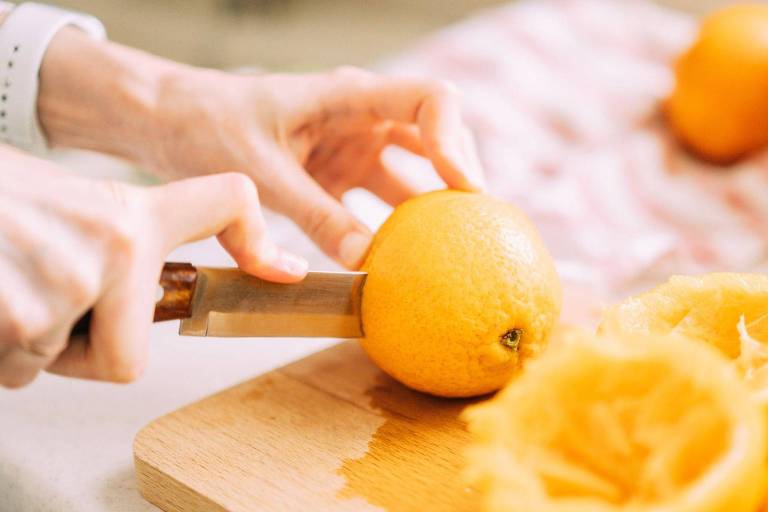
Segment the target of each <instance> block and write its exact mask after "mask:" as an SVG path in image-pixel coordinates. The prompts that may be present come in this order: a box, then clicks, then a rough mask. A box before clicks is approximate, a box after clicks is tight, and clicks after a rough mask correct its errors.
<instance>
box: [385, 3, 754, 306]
mask: <svg viewBox="0 0 768 512" xmlns="http://www.w3.org/2000/svg"><path fill="white" fill-rule="evenodd" d="M694 30H695V22H694V20H693V18H691V17H689V16H687V15H684V14H682V13H679V12H675V11H671V10H667V9H664V8H661V7H658V6H656V5H654V4H652V3H650V2H647V1H641V0H622V1H615V0H529V1H523V2H518V3H514V4H511V5H509V6H507V7H502V8H499V9H495V10H491V11H487V12H484V13H481V14H480V15H478V16H477V17H475V18H473V19H470V20H468V21H465V22H463V23H460V24H458V25H456V26H454V27H451V28H448V29H447V30H444V31H442V32H440V33H438V34H436V35H435V36H433V37H431V38H429V39H428V40H426V41H424V42H423V43H422V44H420V45H418V46H417V47H415V48H413V49H412V50H410V51H409V52H408V53H407V54H405V55H404V56H402V57H399V58H396V59H394V60H393V61H391V62H389V63H388V65H387V66H386V69H388V70H391V71H393V72H396V73H398V74H415V75H427V76H437V77H442V78H445V79H448V80H450V81H452V82H454V83H455V84H456V85H458V87H459V88H460V89H461V90H462V91H463V93H464V95H465V115H466V119H467V121H468V123H469V124H470V126H471V127H472V129H473V131H474V133H475V136H476V139H477V143H478V149H479V151H480V154H481V158H482V160H483V163H484V165H485V168H486V171H487V175H488V179H489V182H490V185H491V190H492V193H494V194H497V195H499V196H501V197H503V198H504V199H507V200H509V201H511V202H513V203H515V204H517V205H519V206H520V207H521V208H522V209H524V210H525V211H526V212H527V213H528V214H529V215H530V217H531V218H532V220H533V221H534V222H535V223H536V224H537V225H538V227H539V228H540V230H541V232H542V235H543V236H544V238H545V240H546V242H547V244H548V245H549V247H550V249H551V251H552V252H553V254H554V255H555V257H556V259H557V261H558V267H559V269H560V272H561V275H562V276H563V278H564V280H565V281H566V282H567V283H570V285H571V286H574V285H575V286H579V285H581V286H584V287H587V288H589V289H591V290H593V291H594V293H595V294H596V295H599V296H604V297H608V296H615V295H617V294H619V295H620V294H622V293H626V292H627V291H628V290H630V289H632V288H634V287H637V286H638V285H641V284H642V285H645V283H649V282H651V281H654V280H660V279H665V278H666V277H667V276H668V275H669V274H671V273H699V272H704V271H714V270H747V269H753V268H755V266H756V265H758V264H760V263H761V262H763V261H765V260H766V240H768V170H766V164H767V163H768V160H767V159H766V158H765V157H764V156H763V157H756V158H754V159H752V160H751V161H748V162H743V163H741V164H739V165H738V166H735V167H733V168H731V169H727V170H723V169H714V168H711V167H709V166H707V165H705V164H703V163H701V162H698V161H696V160H694V159H693V158H691V157H689V156H688V155H686V154H685V153H684V152H683V151H682V150H681V149H679V148H678V147H676V145H675V144H674V142H673V141H671V139H670V137H669V136H668V134H667V132H666V130H665V128H664V126H663V121H662V120H661V118H660V116H659V102H660V100H661V99H662V98H664V96H665V95H667V94H668V92H669V91H670V87H671V85H672V81H673V76H672V73H671V68H670V63H671V61H672V59H673V58H674V56H675V55H676V54H678V53H679V52H680V51H681V50H682V49H684V48H685V47H686V45H687V44H688V43H689V42H690V40H691V37H692V36H693V34H694Z"/></svg>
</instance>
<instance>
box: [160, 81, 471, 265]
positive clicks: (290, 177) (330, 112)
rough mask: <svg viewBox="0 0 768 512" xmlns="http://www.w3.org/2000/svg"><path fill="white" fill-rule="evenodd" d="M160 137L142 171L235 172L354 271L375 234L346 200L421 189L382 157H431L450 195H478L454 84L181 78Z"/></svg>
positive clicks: (398, 197)
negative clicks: (397, 153) (364, 192)
mask: <svg viewBox="0 0 768 512" xmlns="http://www.w3.org/2000/svg"><path fill="white" fill-rule="evenodd" d="M158 106H159V110H158V112H157V118H158V119H160V120H161V122H160V124H159V127H160V133H159V134H155V135H154V138H155V140H158V141H161V143H160V144H159V145H156V146H155V152H153V153H150V154H149V155H148V156H147V157H146V160H145V164H146V165H147V166H149V167H150V168H152V169H154V170H155V171H156V172H157V173H158V174H160V175H162V176H164V177H166V178H179V177H183V176H186V175H189V174H205V173H210V172H216V171H218V170H220V169H229V170H237V171H239V172H243V173H246V174H248V175H249V176H251V177H252V178H253V180H254V181H255V182H256V184H257V186H258V187H259V190H260V191H261V193H262V197H263V199H264V202H265V204H266V205H268V206H270V207H272V208H274V209H275V210H277V211H279V212H282V213H284V214H286V215H288V216H289V217H290V218H292V219H293V220H294V221H295V222H296V223H297V224H299V226H300V227H301V228H302V229H303V230H304V231H305V232H306V233H307V234H308V235H309V236H310V237H311V238H312V239H313V240H314V241H315V242H316V243H317V244H318V245H319V246H320V247H321V248H322V249H323V250H325V252H326V253H328V254H329V255H330V256H332V257H334V258H336V259H337V260H339V261H340V262H341V263H342V264H344V265H346V266H347V267H351V268H354V267H356V266H357V265H358V263H359V262H360V259H361V258H362V256H363V255H364V253H365V251H366V250H367V248H368V245H369V242H370V234H369V233H368V231H367V230H366V229H365V228H364V227H363V226H362V225H361V224H360V223H359V222H358V221H357V220H356V219H355V218H354V216H353V215H352V214H351V213H350V212H348V211H347V210H346V209H344V207H343V206H342V205H341V204H340V202H339V199H341V196H342V195H343V194H344V193H345V192H346V191H348V190H349V189H351V188H354V187H364V188H367V189H368V190H370V191H372V192H373V193H375V194H377V195H378V196H380V197H381V198H382V199H384V200H385V201H387V202H389V203H390V204H392V205H397V204H399V203H400V202H402V201H404V200H406V199H408V198H409V197H411V196H413V195H416V194H417V193H418V191H417V190H416V189H415V188H414V187H413V186H412V185H410V184H409V181H408V180H407V178H405V177H404V176H402V175H401V174H399V173H398V171H397V170H396V169H392V168H388V167H387V166H386V165H385V164H384V163H383V162H382V160H381V153H382V151H383V150H384V148H385V147H386V146H388V145H390V144H394V145H398V146H401V147H403V148H405V149H407V150H409V151H412V152H414V153H416V154H419V155H423V156H427V157H428V158H429V159H430V160H431V161H432V162H433V163H434V166H435V168H436V170H437V171H438V173H439V174H440V176H441V177H442V178H443V179H444V180H445V182H446V183H447V184H448V185H449V186H451V187H454V188H458V189H464V190H477V189H481V188H482V187H483V183H482V174H481V172H480V169H479V165H478V163H477V158H476V156H475V151H474V147H473V145H472V138H471V136H470V134H469V132H468V131H467V129H466V128H465V127H464V125H463V124H462V121H461V115H460V112H459V106H458V100H457V96H456V93H455V92H454V90H453V88H452V87H450V86H448V85H445V84H442V83H440V82H435V81H429V80H415V79H398V78H388V77H383V76H377V75H374V74H372V73H369V72H366V71H362V70H359V69H354V68H342V69H340V70H337V71H334V72H331V73H325V74H315V75H263V76H236V75H231V74H226V73H219V72H214V71H198V70H195V71H193V72H188V73H181V74H179V75H178V76H176V77H175V78H174V79H173V80H172V81H170V82H169V83H168V84H167V89H166V90H165V91H164V93H163V94H162V95H161V96H160V97H159V99H158Z"/></svg>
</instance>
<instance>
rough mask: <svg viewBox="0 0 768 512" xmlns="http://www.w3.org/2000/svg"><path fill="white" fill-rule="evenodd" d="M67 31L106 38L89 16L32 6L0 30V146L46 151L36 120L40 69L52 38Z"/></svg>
mask: <svg viewBox="0 0 768 512" xmlns="http://www.w3.org/2000/svg"><path fill="white" fill-rule="evenodd" d="M6 3H7V2H2V3H0V9H1V8H2V6H3V5H2V4H6ZM0 12H1V11H0ZM67 25H73V26H75V27H77V28H79V29H81V30H83V31H84V32H85V33H87V34H89V35H90V36H92V37H94V38H96V39H104V38H105V37H106V31H105V30H104V25H102V24H101V22H100V21H99V20H97V19H96V18H94V17H92V16H87V15H84V14H78V13H75V12H72V11H66V10H63V9H59V8H56V7H51V6H48V5H43V4H37V3H33V2H26V3H23V4H21V5H19V6H17V7H15V8H13V10H12V11H11V12H10V13H9V14H8V15H7V17H6V18H5V20H4V21H3V23H2V25H0V141H2V142H4V143H6V144H12V145H14V146H16V147H18V148H21V149H24V150H27V151H30V152H33V153H37V154H44V153H45V152H46V151H47V149H48V144H47V141H46V138H45V134H44V133H43V131H42V129H41V127H40V122H39V120H38V116H37V92H38V82H39V72H40V65H41V64H42V62H43V57H44V56H45V52H46V50H47V49H48V45H49V44H50V42H51V40H52V39H53V37H54V36H55V35H56V33H57V32H58V31H59V30H61V29H62V28H63V27H65V26H67Z"/></svg>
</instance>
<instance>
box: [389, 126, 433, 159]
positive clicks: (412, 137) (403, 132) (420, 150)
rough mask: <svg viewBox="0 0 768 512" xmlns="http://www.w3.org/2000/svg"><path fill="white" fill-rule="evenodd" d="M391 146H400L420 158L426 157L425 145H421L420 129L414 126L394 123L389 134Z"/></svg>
mask: <svg viewBox="0 0 768 512" xmlns="http://www.w3.org/2000/svg"><path fill="white" fill-rule="evenodd" d="M387 139H388V142H389V143H390V144H394V145H395V146H400V147H401V148H403V149H406V150H408V151H410V152H411V153H413V154H415V155H419V156H425V155H426V153H425V150H424V144H422V143H421V133H419V128H418V126H416V125H413V124H405V123H392V126H391V127H390V128H389V132H388V133H387Z"/></svg>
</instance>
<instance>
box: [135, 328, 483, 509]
mask: <svg viewBox="0 0 768 512" xmlns="http://www.w3.org/2000/svg"><path fill="white" fill-rule="evenodd" d="M470 403H473V401H471V400H455V399H454V400H449V399H440V398H435V397H431V396H427V395H424V394H421V393H417V392H414V391H411V390H409V389H407V388H405V387H404V386H401V385H400V384H398V383H397V382H395V381H393V380H392V379H390V378H389V377H388V376H386V375H385V374H384V373H382V372H381V371H380V370H379V369H378V368H376V367H375V366H374V365H373V364H372V363H371V362H370V361H369V360H368V358H367V357H366V356H365V354H364V353H363V351H362V349H360V347H359V346H358V345H357V344H356V343H355V342H345V343H342V344H339V345H335V346H333V347H331V348H329V349H327V350H324V351H322V352H319V353H316V354H314V355H311V356H309V357H307V358H305V359H303V360H300V361H298V362H295V363H293V364H290V365H288V366H285V367H283V368H280V369H277V370H274V371H272V372H270V373H268V374H265V375H262V376H260V377H258V378H255V379H253V380H250V381H248V382H245V383H243V384H240V385H237V386H235V387H233V388H230V389H227V390H225V391H222V392H221V393H218V394H216V395H213V396H211V397H208V398H205V399H203V400H201V401H199V402H197V403H194V404H192V405H189V406H187V407H184V408H182V409H180V410H178V411H176V412H173V413H171V414H168V415H167V416H164V417H161V418H159V419H157V420H155V421H154V422H152V423H150V424H149V425H147V426H146V427H145V428H144V429H143V430H141V431H140V432H139V433H138V435H137V436H136V440H135V444H134V456H135V464H136V475H137V478H138V483H139V489H140V491H141V493H142V495H143V496H144V497H145V498H146V499H147V500H149V501H150V502H151V503H154V504H155V505H157V506H158V507H160V508H161V509H163V510H167V511H185V512H189V511H211V510H232V511H248V512H252V511H259V510H265V511H272V510H275V511H277V510H279V511H294V510H296V511H325V510H328V511H336V510H348V511H361V512H365V511H373V510H387V511H441V510H452V511H456V510H457V511H471V510H476V509H477V506H478V496H477V494H476V493H475V491H474V490H472V489H469V488H467V487H466V486H465V485H464V484H463V483H462V481H461V478H460V473H461V470H462V467H463V450H464V448H465V446H466V444H467V441H468V434H467V432H466V430H465V428H464V425H463V423H462V422H461V420H460V419H459V415H460V413H461V411H462V410H463V409H464V408H465V407H466V406H467V405H468V404H470Z"/></svg>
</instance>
